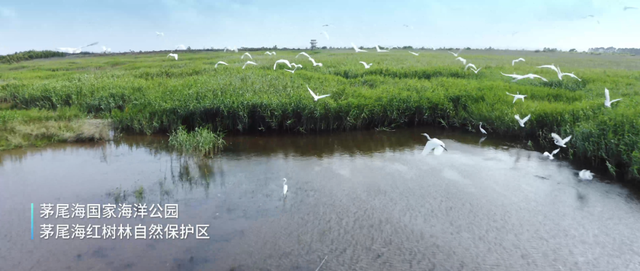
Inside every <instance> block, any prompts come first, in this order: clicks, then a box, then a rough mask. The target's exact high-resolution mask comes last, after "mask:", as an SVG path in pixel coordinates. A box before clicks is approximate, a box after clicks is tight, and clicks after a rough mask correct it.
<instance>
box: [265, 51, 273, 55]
mask: <svg viewBox="0 0 640 271" xmlns="http://www.w3.org/2000/svg"><path fill="white" fill-rule="evenodd" d="M264 54H265V55H273V54H272V53H271V52H269V51H266V52H264Z"/></svg>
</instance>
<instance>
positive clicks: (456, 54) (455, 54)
mask: <svg viewBox="0 0 640 271" xmlns="http://www.w3.org/2000/svg"><path fill="white" fill-rule="evenodd" d="M460 52H462V49H460V50H458V52H457V53H454V52H451V51H449V53H450V54H452V55H453V56H455V57H457V56H458V54H460Z"/></svg>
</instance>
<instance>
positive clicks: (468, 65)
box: [464, 63, 478, 71]
mask: <svg viewBox="0 0 640 271" xmlns="http://www.w3.org/2000/svg"><path fill="white" fill-rule="evenodd" d="M469 67H471V68H472V69H474V70H477V69H478V68H476V65H473V64H472V63H469V64H467V66H465V67H464V70H465V71H466V70H467V68H469Z"/></svg>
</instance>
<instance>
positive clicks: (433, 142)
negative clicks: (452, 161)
mask: <svg viewBox="0 0 640 271" xmlns="http://www.w3.org/2000/svg"><path fill="white" fill-rule="evenodd" d="M421 135H423V136H426V137H427V139H429V141H427V144H426V145H424V149H423V150H422V154H426V153H430V152H431V151H432V150H433V154H435V155H440V154H442V152H443V151H449V150H447V148H446V147H445V146H444V142H442V141H441V140H440V139H437V138H431V137H430V136H429V135H428V134H427V133H422V134H421Z"/></svg>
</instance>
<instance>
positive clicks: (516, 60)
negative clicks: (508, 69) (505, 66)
mask: <svg viewBox="0 0 640 271" xmlns="http://www.w3.org/2000/svg"><path fill="white" fill-rule="evenodd" d="M519 61H524V58H522V57H521V58H518V59H514V60H513V61H511V66H514V65H516V62H519Z"/></svg>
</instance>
